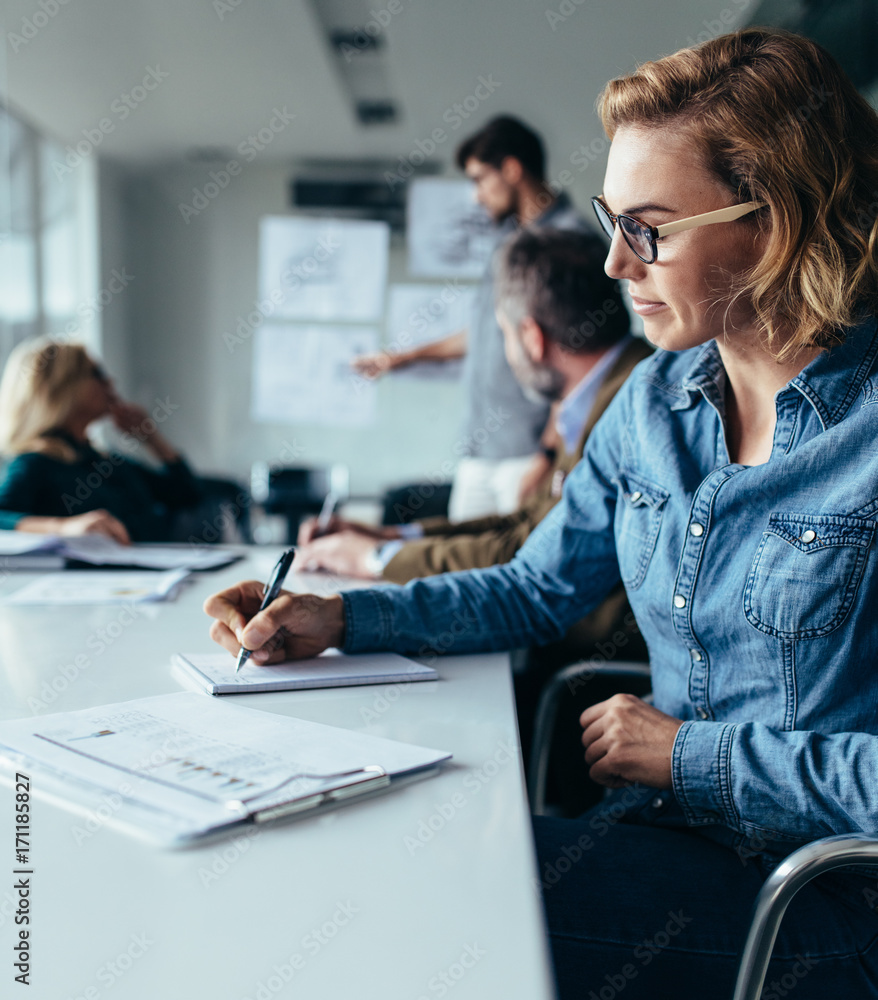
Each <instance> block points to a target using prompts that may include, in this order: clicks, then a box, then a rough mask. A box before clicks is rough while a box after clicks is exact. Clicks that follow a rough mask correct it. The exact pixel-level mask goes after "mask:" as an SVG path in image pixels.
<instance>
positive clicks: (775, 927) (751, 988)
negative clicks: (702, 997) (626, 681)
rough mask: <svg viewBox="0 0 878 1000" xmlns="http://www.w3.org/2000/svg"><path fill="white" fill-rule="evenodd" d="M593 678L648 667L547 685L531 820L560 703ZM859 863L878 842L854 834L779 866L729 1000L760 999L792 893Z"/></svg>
mask: <svg viewBox="0 0 878 1000" xmlns="http://www.w3.org/2000/svg"><path fill="white" fill-rule="evenodd" d="M596 674H603V675H604V676H610V677H611V676H613V675H618V676H621V677H625V676H627V677H631V676H637V677H648V676H649V664H647V663H636V662H632V661H619V662H616V663H602V664H594V663H589V662H587V661H586V662H581V663H573V664H571V665H570V666H568V667H563V668H562V669H561V670H559V671H558V672H557V673H556V674H555V676H554V677H553V678H552V679H551V680H550V681H549V682H548V684H547V685H546V686H545V688H544V690H543V693H542V695H541V696H540V701H539V705H538V707H537V714H536V719H535V722H534V739H533V751H532V752H531V757H530V767H529V769H528V778H527V791H528V797H529V799H530V804H531V811H532V812H533V813H534V815H535V816H542V815H544V814H545V811H546V801H545V799H546V780H547V776H548V768H549V753H550V751H551V746H552V732H553V730H554V727H555V720H556V718H557V715H558V707H559V704H560V701H561V698H562V696H563V695H564V692H565V690H573V684H574V682H575V681H577V680H580V679H582V678H589V677H593V676H595V675H596ZM863 864H878V838H875V837H871V836H868V835H867V834H859V833H856V834H841V835H839V836H835V837H824V838H822V839H821V840H815V841H813V842H812V843H810V844H806V845H805V846H804V847H800V848H799V849H798V850H796V851H793V853H792V854H790V855H789V857H787V858H784V860H783V861H781V863H780V864H779V865H778V866H777V868H775V870H774V871H773V872H772V873H771V875H769V876H768V878H767V879H766V880H765V883H764V884H763V886H762V888H761V889H760V890H759V894H758V895H757V897H756V901H755V903H754V905H753V913H752V917H751V919H750V929H749V931H748V932H747V939H746V941H745V943H744V947H743V950H742V952H741V959H740V962H739V964H738V975H737V979H736V982H735V992H734V994H733V997H732V1000H759V998H760V997H761V996H762V990H763V988H764V985H765V977H766V975H767V973H768V965H769V962H770V961H771V953H772V950H773V949H774V944H775V941H776V940H777V934H778V931H779V929H780V925H781V921H782V920H783V917H784V914H785V913H786V911H787V907H788V906H789V905H790V902H791V901H792V899H793V897H794V896H795V895H796V893H797V892H798V891H799V890H800V889H801V888H803V886H805V885H807V884H808V883H809V882H810V881H811V880H812V879H814V878H817V876H818V875H822V874H823V873H824V872H828V871H832V870H833V869H836V868H845V867H849V866H851V865H863Z"/></svg>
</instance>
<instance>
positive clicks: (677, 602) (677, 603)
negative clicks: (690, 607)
mask: <svg viewBox="0 0 878 1000" xmlns="http://www.w3.org/2000/svg"><path fill="white" fill-rule="evenodd" d="M674 607H675V608H685V607H686V598H685V597H684V596H683V595H682V594H677V595H676V596H675V597H674Z"/></svg>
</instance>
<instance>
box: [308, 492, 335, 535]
mask: <svg viewBox="0 0 878 1000" xmlns="http://www.w3.org/2000/svg"><path fill="white" fill-rule="evenodd" d="M337 505H338V494H337V493H333V492H332V490H330V491H329V493H327V494H326V499H325V500H324V501H323V506H322V507H321V508H320V514H319V515H318V517H317V524H316V526H315V528H314V534H313V535H312V536H311V537H312V538H320V536H321V535H324V534H326V529H327V528H328V527H329V522H330V521H331V520H332V515H333V513H334V512H335V508H336V506H337Z"/></svg>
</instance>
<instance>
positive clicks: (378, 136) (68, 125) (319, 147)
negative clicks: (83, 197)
mask: <svg viewBox="0 0 878 1000" xmlns="http://www.w3.org/2000/svg"><path fill="white" fill-rule="evenodd" d="M321 2H323V3H324V4H325V2H326V0H315V3H321ZM43 3H44V7H40V5H39V3H38V0H3V8H4V9H3V13H2V14H0V26H2V29H3V37H4V38H5V39H6V42H7V44H6V52H5V66H4V65H3V64H2V63H0V91H2V92H3V93H4V94H5V95H6V98H7V99H8V101H9V102H10V103H11V105H12V106H13V107H16V108H18V109H19V110H20V111H23V112H24V113H25V114H26V115H27V116H28V117H29V118H30V119H31V120H32V121H34V122H35V123H36V124H37V125H39V126H41V127H42V128H43V129H45V130H46V131H48V132H50V133H53V134H55V135H56V136H57V137H59V138H61V139H62V140H63V141H64V142H65V143H67V142H76V141H77V140H80V139H82V138H83V136H82V130H83V129H85V130H94V129H95V128H97V127H99V124H100V121H101V119H109V121H110V123H111V124H112V125H113V130H112V131H111V132H108V134H106V135H105V137H104V138H103V139H102V141H101V144H100V147H101V148H100V152H101V153H103V154H106V155H110V156H112V157H114V158H117V159H120V160H124V161H127V162H129V163H137V164H148V163H157V162H164V161H169V160H173V159H177V158H180V157H183V156H187V155H191V153H192V151H193V150H195V149H198V148H205V147H208V148H217V147H219V148H222V149H225V150H228V151H229V153H230V154H232V155H237V154H235V150H236V149H237V148H238V146H239V144H240V143H241V142H243V141H246V140H247V137H248V136H249V135H251V134H254V133H256V132H257V131H258V130H259V129H260V128H264V127H266V126H268V124H269V121H270V120H271V118H272V115H273V109H274V108H275V107H277V108H280V109H284V108H286V109H287V110H288V112H289V113H291V114H294V115H295V116H296V117H295V120H294V121H292V122H291V123H290V124H288V125H286V126H285V127H284V128H283V130H282V131H280V132H279V133H278V134H277V135H276V137H275V138H274V140H273V142H272V143H271V144H270V145H269V146H267V147H266V148H265V149H264V150H263V151H262V152H260V153H259V157H260V158H261V159H263V160H264V161H266V162H267V161H277V160H281V161H283V160H290V159H300V158H302V157H315V156H319V157H339V158H351V157H379V156H380V157H388V156H389V157H390V158H394V157H396V156H400V155H406V154H408V153H409V152H411V151H412V150H413V149H414V148H415V145H414V144H415V141H416V140H418V139H422V140H423V139H427V138H428V137H429V136H430V135H431V133H432V132H433V131H434V129H442V131H443V133H444V135H445V141H444V142H443V143H441V144H440V147H439V148H438V149H437V154H438V156H439V158H442V159H445V160H450V158H451V156H452V153H453V149H454V146H455V145H456V144H457V142H458V141H459V140H460V139H461V138H462V137H464V136H465V135H466V134H467V133H468V132H470V131H472V129H473V127H477V126H478V125H479V124H480V123H481V122H483V121H484V120H485V119H487V118H489V117H491V116H492V115H494V114H498V113H500V112H514V113H516V114H518V115H520V116H521V117H523V118H524V119H525V120H527V121H529V122H531V123H532V124H534V125H535V126H536V127H537V128H538V129H539V130H540V131H542V132H543V134H544V135H545V136H546V139H547V140H548V143H549V147H550V148H551V149H553V151H554V155H555V160H556V162H558V163H559V165H560V166H563V165H564V164H563V163H561V161H562V160H563V161H565V162H566V160H567V157H568V155H569V153H570V152H572V151H573V150H575V149H576V148H577V147H578V146H579V145H580V144H581V143H586V144H587V143H589V142H590V141H592V140H593V139H596V138H597V137H598V136H599V135H600V127H599V124H598V122H597V119H596V117H595V115H594V111H593V105H594V100H595V97H596V96H597V93H598V91H599V89H600V87H601V85H602V84H603V83H604V82H605V81H606V80H607V79H608V78H609V77H610V76H613V75H616V74H618V73H621V72H626V71H628V70H630V69H632V68H633V67H634V66H635V65H636V63H637V62H638V61H642V60H644V59H647V58H651V57H654V56H657V55H661V54H663V53H666V52H669V51H673V50H674V49H676V48H679V47H680V46H681V45H684V44H686V43H687V41H689V40H691V39H693V38H695V37H696V36H698V35H699V33H700V32H705V33H710V32H711V31H712V30H713V31H715V30H716V27H715V26H716V25H719V24H721V22H720V21H719V20H718V18H720V17H723V18H727V19H728V23H732V22H731V18H735V19H738V20H740V19H741V17H742V15H745V14H746V13H747V11H748V9H749V7H750V6H751V5H750V4H749V3H748V2H747V0H728V4H727V7H726V9H725V10H722V11H720V10H719V9H718V8H719V4H718V3H717V0H676V2H675V3H673V5H668V4H664V3H657V2H655V0H614V2H596V0H391V3H390V4H389V5H388V0H374V2H373V3H370V4H368V6H369V7H370V8H371V9H372V10H374V11H376V12H379V13H381V12H386V11H388V9H393V8H397V10H398V12H397V13H394V14H393V15H392V16H391V17H390V19H389V24H388V25H387V27H386V28H384V29H382V31H383V32H384V38H385V39H386V43H387V44H386V48H385V52H386V59H387V78H388V80H389V83H390V86H391V89H392V91H393V95H394V96H395V98H396V99H397V100H398V102H399V103H400V105H401V108H402V111H403V114H402V117H401V119H400V121H399V122H398V123H397V124H395V125H392V126H373V127H371V128H364V127H362V126H360V125H358V124H357V123H356V121H355V119H354V116H353V113H352V110H351V107H350V101H349V99H348V97H347V94H346V92H345V89H344V87H343V84H342V81H341V76H340V74H339V73H338V70H337V66H336V64H335V59H336V57H335V55H334V53H332V52H331V50H330V48H329V46H328V44H327V42H326V40H325V38H324V37H323V29H322V28H321V25H320V19H319V18H318V17H317V16H316V13H315V10H314V8H313V7H312V6H311V3H310V2H308V0H141V2H138V3H135V2H133V0H66V2H64V3H63V5H60V0H43ZM55 3H58V4H59V6H57V12H56V13H54V15H53V16H52V17H48V16H47V15H46V14H45V9H46V8H48V9H49V10H53V9H55V8H54V7H53V4H55ZM347 5H349V7H350V9H351V11H352V12H354V18H359V17H361V16H362V13H361V12H362V3H361V2H358V0H332V4H331V6H332V12H333V14H336V15H337V11H338V8H339V7H344V6H347ZM547 11H550V12H554V13H557V12H559V11H572V13H570V14H569V15H568V16H567V17H566V19H564V20H557V19H556V20H555V22H554V26H553V24H552V23H550V18H549V16H548V15H547ZM25 19H27V20H28V21H29V22H30V24H31V25H32V26H34V27H36V28H37V30H36V33H35V35H34V37H32V38H31V39H30V40H27V41H26V42H24V43H22V42H21V41H20V40H19V38H16V37H13V36H20V38H23V37H24V33H23V28H25V25H24V22H25ZM384 19H385V20H387V18H386V17H385V18H384ZM354 23H355V24H356V23H357V21H356V20H355V21H354ZM732 26H734V25H733V24H732ZM27 30H28V32H29V33H32V32H31V30H30V29H27ZM16 49H17V51H16ZM354 58H356V56H354ZM149 68H157V69H158V70H159V71H160V72H161V73H167V74H168V76H167V78H166V79H164V80H163V81H162V83H161V84H159V85H158V86H157V87H156V89H155V90H153V91H152V92H149V93H148V95H147V96H146V99H145V100H143V102H142V103H141V104H139V105H137V106H136V107H135V109H134V110H131V111H129V113H128V116H127V118H125V119H124V120H123V119H122V114H121V112H120V110H119V109H121V108H122V107H123V106H124V105H122V104H121V103H119V101H120V99H121V97H122V95H123V94H125V93H131V92H132V88H134V87H135V86H136V85H138V84H140V83H141V82H142V79H143V77H144V76H145V75H147V73H148V70H149ZM480 76H482V77H489V78H491V79H492V80H494V81H495V82H499V87H497V89H496V91H495V92H494V93H493V94H492V95H491V96H489V97H487V98H486V99H485V100H484V101H482V102H480V104H479V107H478V109H477V110H476V111H475V112H474V113H473V115H472V116H471V117H470V118H468V119H467V120H466V121H463V120H462V119H458V118H456V117H454V115H455V112H454V111H453V105H454V103H455V102H462V101H464V99H465V98H467V97H468V96H469V95H472V94H473V93H474V91H475V88H476V86H477V83H478V78H479V77H480ZM114 102H116V103H115V105H114ZM114 108H115V110H114ZM95 134H96V133H94V132H93V131H92V136H93V137H94V136H95Z"/></svg>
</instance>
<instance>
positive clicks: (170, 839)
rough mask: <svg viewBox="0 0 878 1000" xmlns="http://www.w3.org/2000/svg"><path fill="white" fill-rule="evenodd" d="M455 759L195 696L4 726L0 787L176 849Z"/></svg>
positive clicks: (365, 792)
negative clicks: (22, 781)
mask: <svg viewBox="0 0 878 1000" xmlns="http://www.w3.org/2000/svg"><path fill="white" fill-rule="evenodd" d="M450 756H451V754H450V753H447V752H445V751H439V750H430V749H428V748H425V747H417V746H412V745H410V744H406V743H400V742H398V741H395V740H388V739H384V738H381V737H376V736H371V735H368V734H363V733H357V732H352V731H350V730H345V729H338V728H336V727H334V726H325V725H321V724H319V723H314V722H307V721H305V720H302V719H295V718H290V717H288V716H282V715H275V714H273V713H268V712H263V711H258V710H256V709H251V708H245V707H242V706H240V705H233V704H229V703H228V702H216V701H214V700H213V699H205V698H204V697H203V696H201V695H198V694H194V693H180V694H170V695H158V696H156V697H152V698H141V699H137V700H135V701H128V702H120V703H117V704H114V705H105V706H101V707H99V708H92V709H84V710H81V711H78V712H66V713H57V714H55V715H47V716H40V717H36V718H29V719H18V720H15V721H11V722H2V723H0V779H2V780H4V781H5V782H7V783H9V782H12V781H14V780H15V774H16V772H18V771H22V772H24V773H27V774H28V775H29V776H31V777H32V778H34V781H33V793H34V794H35V795H36V796H37V797H41V798H44V799H46V800H48V801H51V802H53V803H55V804H57V805H59V806H61V807H62V808H65V809H68V810H72V811H74V812H78V813H80V814H84V815H86V816H88V815H98V816H100V817H101V819H102V823H105V824H106V825H108V826H111V827H114V828H117V829H120V830H122V831H124V832H126V833H129V834H133V835H135V836H138V837H141V838H145V839H147V840H149V841H151V842H154V843H158V844H161V845H162V846H167V847H183V846H187V845H189V844H193V843H198V842H201V841H202V840H204V839H207V838H211V839H213V838H214V837H216V836H220V835H223V834H227V833H231V832H234V831H237V830H238V829H239V828H241V827H242V826H245V825H249V824H260V825H261V824H265V823H270V822H274V821H277V820H282V819H285V818H288V817H295V816H301V815H306V814H308V813H311V812H313V811H314V810H317V809H331V808H335V807H339V806H341V805H345V804H348V803H350V802H354V801H357V800H359V799H361V798H365V797H367V796H371V795H373V794H375V793H377V792H381V791H384V790H388V789H390V788H391V787H393V786H394V785H398V784H404V783H405V782H406V781H407V780H409V779H414V778H419V777H426V776H428V775H430V774H435V773H436V772H437V771H438V768H439V765H440V764H441V763H442V762H443V761H445V760H448V759H449V758H450ZM37 776H39V777H37Z"/></svg>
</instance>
